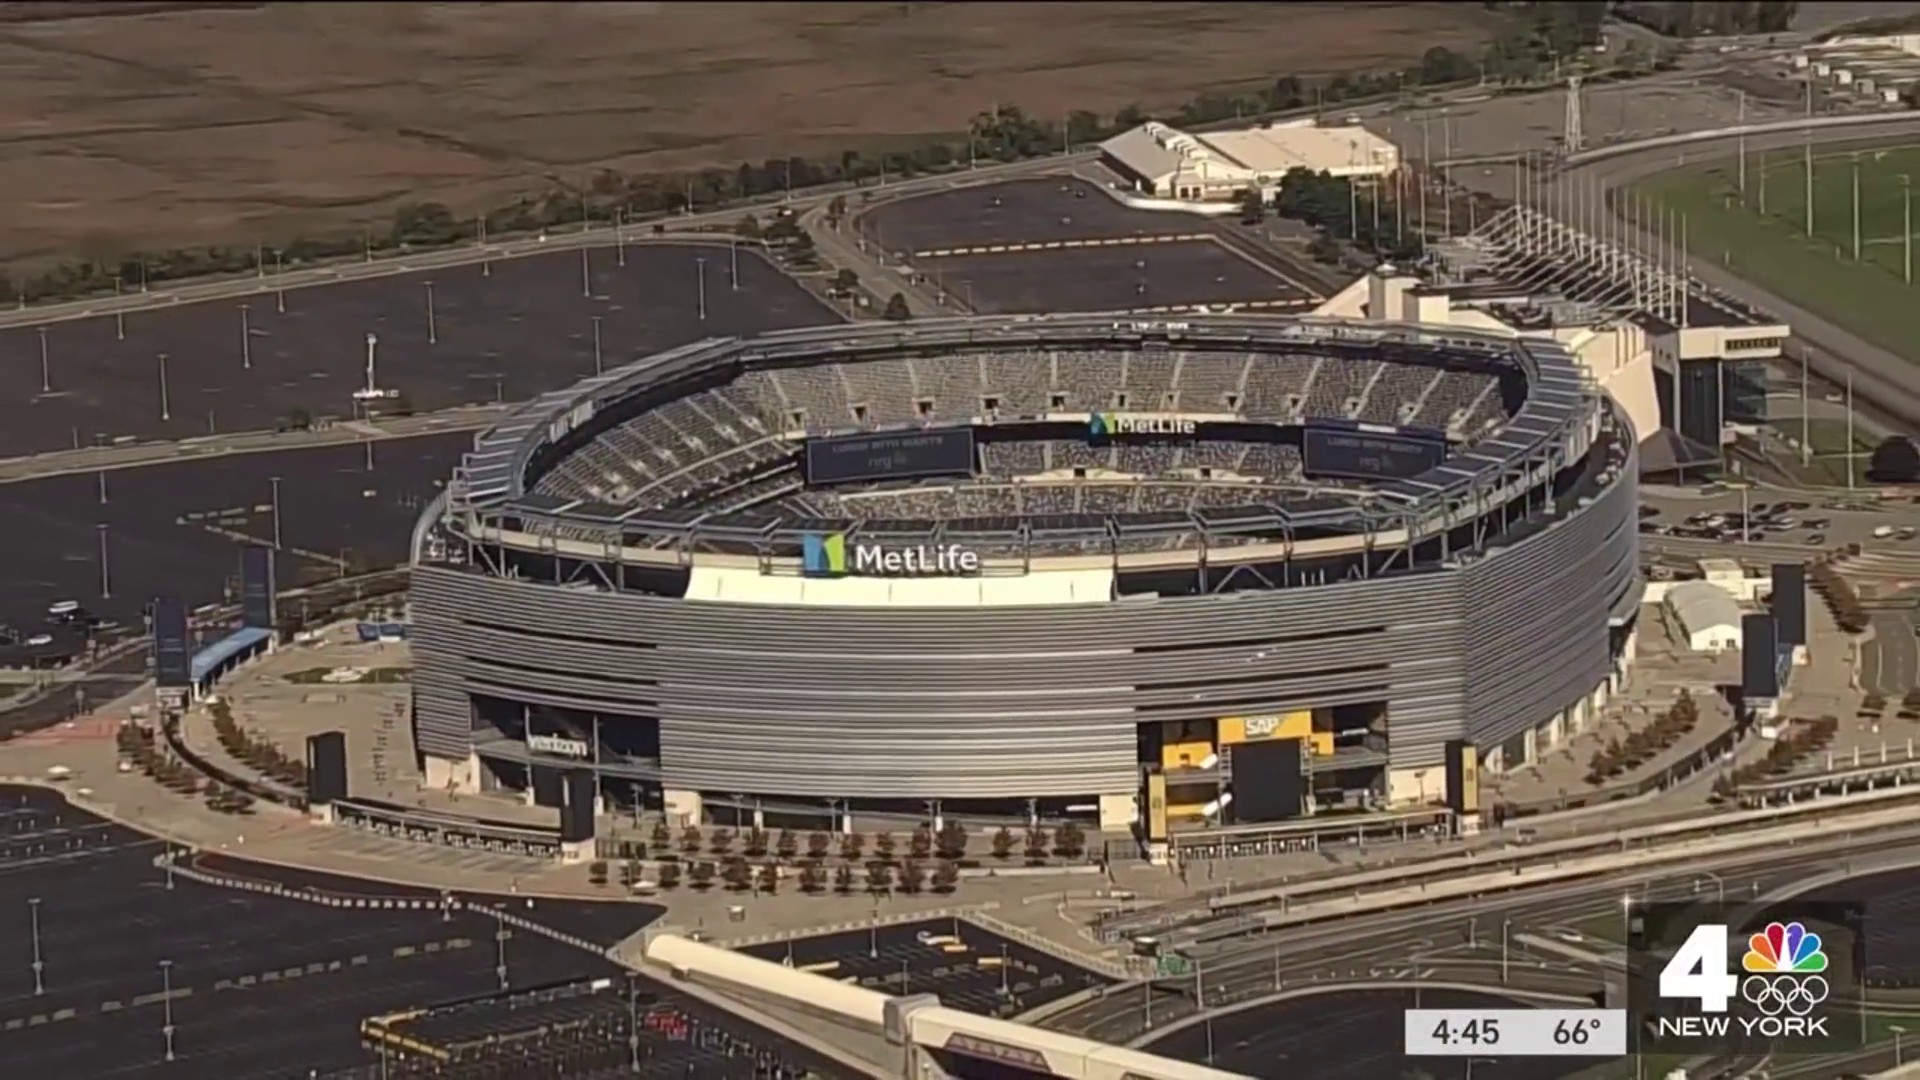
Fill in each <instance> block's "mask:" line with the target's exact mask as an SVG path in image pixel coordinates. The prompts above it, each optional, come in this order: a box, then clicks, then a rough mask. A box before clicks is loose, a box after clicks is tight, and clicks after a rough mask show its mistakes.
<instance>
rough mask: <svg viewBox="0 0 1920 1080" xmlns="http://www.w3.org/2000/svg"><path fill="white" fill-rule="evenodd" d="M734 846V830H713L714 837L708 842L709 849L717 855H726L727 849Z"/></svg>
mask: <svg viewBox="0 0 1920 1080" xmlns="http://www.w3.org/2000/svg"><path fill="white" fill-rule="evenodd" d="M732 846H733V830H731V829H715V830H713V836H712V837H711V838H710V839H709V840H708V841H707V847H708V848H710V849H711V850H712V851H713V853H714V854H715V855H725V854H726V853H727V849H728V848H730V847H732Z"/></svg>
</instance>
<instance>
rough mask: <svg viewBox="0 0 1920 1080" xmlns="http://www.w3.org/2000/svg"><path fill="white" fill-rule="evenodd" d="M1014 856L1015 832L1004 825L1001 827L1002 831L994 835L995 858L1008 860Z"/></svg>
mask: <svg viewBox="0 0 1920 1080" xmlns="http://www.w3.org/2000/svg"><path fill="white" fill-rule="evenodd" d="M1012 855H1013V830H1012V829H1009V828H1007V827H1006V826H1005V825H1002V826H1000V830H999V831H998V832H996V833H994V834H993V857H994V858H996V859H1007V858H1011V857H1012Z"/></svg>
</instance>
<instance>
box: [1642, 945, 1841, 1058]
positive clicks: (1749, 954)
mask: <svg viewBox="0 0 1920 1080" xmlns="http://www.w3.org/2000/svg"><path fill="white" fill-rule="evenodd" d="M1729 941H1730V935H1729V934H1728V931H1727V927H1726V925H1725V924H1724V923H1702V924H1700V925H1698V926H1695V927H1694V928H1693V930H1692V932H1691V933H1689V934H1688V935H1687V940H1686V941H1685V942H1683V943H1682V944H1681V946H1680V948H1679V949H1677V950H1675V952H1674V954H1673V958H1672V959H1670V960H1668V961H1667V964H1666V966H1665V967H1664V968H1662V969H1661V971H1660V998H1661V999H1662V1000H1672V1001H1691V1002H1694V1003H1695V1005H1696V1006H1697V1007H1698V1015H1686V1016H1659V1017H1656V1018H1655V1019H1654V1034H1655V1035H1656V1036H1681V1037H1691V1038H1725V1037H1727V1036H1729V1035H1738V1036H1750V1037H1755V1038H1762V1039H1779V1038H1826V1037H1828V1036H1829V1035H1831V1034H1832V1033H1831V1032H1830V1031H1829V1030H1828V1028H1827V1019H1828V1018H1827V1017H1826V1016H1823V1015H1816V1013H1817V1012H1818V1011H1819V1010H1820V1006H1822V1005H1824V1004H1825V1003H1826V1001H1827V999H1828V998H1829V997H1831V996H1832V993H1833V990H1832V987H1830V986H1829V985H1828V984H1827V979H1826V976H1825V975H1824V974H1823V972H1825V971H1826V970H1827V954H1826V950H1825V949H1824V948H1823V943H1822V942H1821V940H1820V935H1819V934H1816V933H1814V932H1813V931H1811V930H1809V929H1807V927H1806V926H1804V925H1802V924H1801V923H1799V922H1797V921H1796V922H1772V923H1768V924H1767V927H1766V929H1765V930H1763V931H1761V932H1760V933H1757V934H1754V935H1752V936H1751V937H1749V938H1748V939H1747V950H1746V954H1745V955H1743V956H1742V957H1741V958H1740V968H1741V972H1742V973H1741V974H1735V973H1734V972H1733V971H1731V970H1729V969H1730V965H1729V963H1728V959H1729V957H1730V956H1731V949H1730V948H1729ZM1736 1003H1738V1004H1740V1005H1741V1006H1742V1007H1741V1008H1738V1009H1736V1008H1735V1005H1736Z"/></svg>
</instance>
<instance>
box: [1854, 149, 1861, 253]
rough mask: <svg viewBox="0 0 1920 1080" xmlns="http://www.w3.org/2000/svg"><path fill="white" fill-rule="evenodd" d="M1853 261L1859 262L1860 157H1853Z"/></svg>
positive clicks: (1856, 155)
mask: <svg viewBox="0 0 1920 1080" xmlns="http://www.w3.org/2000/svg"><path fill="white" fill-rule="evenodd" d="M1853 261H1854V262H1859V261H1860V155H1859V154H1855V155H1853Z"/></svg>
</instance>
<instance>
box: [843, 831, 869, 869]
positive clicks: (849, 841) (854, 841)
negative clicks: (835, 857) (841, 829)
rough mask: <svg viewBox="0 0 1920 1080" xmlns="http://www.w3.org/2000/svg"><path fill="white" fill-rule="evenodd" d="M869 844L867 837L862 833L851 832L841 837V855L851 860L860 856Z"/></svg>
mask: <svg viewBox="0 0 1920 1080" xmlns="http://www.w3.org/2000/svg"><path fill="white" fill-rule="evenodd" d="M866 846H867V838H866V837H865V836H863V835H862V834H860V833H857V832H850V833H847V834H846V835H845V836H842V837H841V838H840V857H841V858H843V859H846V860H848V861H849V862H852V861H856V860H858V859H859V858H860V852H861V851H862V850H863V849H865V848H866Z"/></svg>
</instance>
